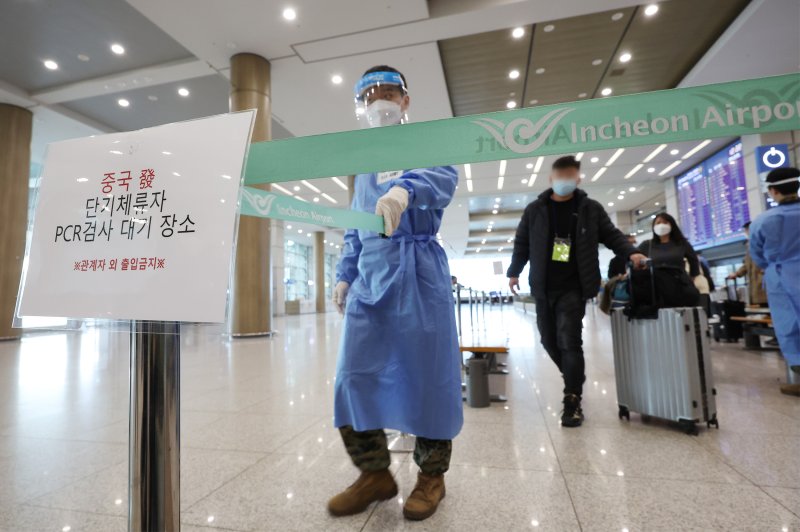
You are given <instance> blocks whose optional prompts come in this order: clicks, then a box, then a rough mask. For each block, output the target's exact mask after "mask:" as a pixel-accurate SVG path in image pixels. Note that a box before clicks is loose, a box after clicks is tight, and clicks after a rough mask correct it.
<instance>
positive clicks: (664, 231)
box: [653, 224, 672, 236]
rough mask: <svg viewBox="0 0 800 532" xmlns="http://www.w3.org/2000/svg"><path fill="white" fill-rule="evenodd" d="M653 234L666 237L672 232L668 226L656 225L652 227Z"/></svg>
mask: <svg viewBox="0 0 800 532" xmlns="http://www.w3.org/2000/svg"><path fill="white" fill-rule="evenodd" d="M653 232H654V233H655V234H657V235H658V236H664V235H668V234H670V233H671V232H672V226H671V225H669V224H656V225H655V226H654V227H653Z"/></svg>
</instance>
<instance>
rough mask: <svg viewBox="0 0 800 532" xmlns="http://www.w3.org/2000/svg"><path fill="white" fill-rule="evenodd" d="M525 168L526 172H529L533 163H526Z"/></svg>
mask: <svg viewBox="0 0 800 532" xmlns="http://www.w3.org/2000/svg"><path fill="white" fill-rule="evenodd" d="M525 168H527V169H528V170H530V169H531V168H533V163H528V164H526V165H525Z"/></svg>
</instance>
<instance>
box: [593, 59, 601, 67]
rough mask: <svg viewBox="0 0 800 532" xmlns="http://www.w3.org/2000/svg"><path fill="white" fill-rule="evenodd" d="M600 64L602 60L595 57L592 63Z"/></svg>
mask: <svg viewBox="0 0 800 532" xmlns="http://www.w3.org/2000/svg"><path fill="white" fill-rule="evenodd" d="M602 64H603V60H602V59H595V60H594V61H592V65H594V66H597V65H602Z"/></svg>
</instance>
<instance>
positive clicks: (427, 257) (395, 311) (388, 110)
mask: <svg viewBox="0 0 800 532" xmlns="http://www.w3.org/2000/svg"><path fill="white" fill-rule="evenodd" d="M406 87H407V86H406V81H405V78H404V76H403V75H402V74H401V73H400V72H398V71H397V70H395V69H393V68H391V67H388V66H379V67H375V68H372V69H370V70H368V71H367V72H366V73H365V74H364V76H363V77H362V79H361V80H360V81H359V83H358V84H357V85H356V88H355V95H356V114H357V116H358V118H359V120H360V121H362V122H363V123H364V124H365V125H366V126H368V127H379V126H388V127H402V126H401V125H398V124H402V123H404V122H405V121H406V111H407V109H408V106H409V103H410V99H409V95H408V90H407V88H406ZM457 182H458V173H457V171H456V170H455V169H454V168H453V167H451V166H442V167H436V168H417V169H411V170H397V171H393V172H380V173H377V174H374V173H373V174H361V175H358V176H356V178H355V190H354V195H353V202H352V206H351V207H352V209H353V210H357V211H366V212H374V213H376V214H378V215H380V216H382V217H383V219H384V233H385V234H384V235H380V234H378V233H375V232H372V231H363V230H349V231H347V232H346V233H345V245H344V251H343V253H342V256H341V258H340V260H339V264H338V266H337V268H336V286H335V289H334V296H333V299H334V303H335V304H336V305H337V307H338V309H339V311H340V312H342V313H343V314H344V329H343V331H342V338H341V345H340V349H339V360H338V368H337V376H336V386H335V419H334V422H335V425H336V427H337V428H339V430H340V432H341V435H342V438H343V440H344V443H345V448H346V449H347V452H348V453H349V455H350V457H351V458H352V460H353V463H354V464H355V465H356V467H358V468H359V469H360V471H361V475H360V477H359V478H358V480H357V481H356V482H355V483H354V484H353V485H351V486H350V487H349V488H347V489H346V490H345V491H344V492H342V493H340V494H339V495H337V496H335V497H334V498H333V499H331V500H330V502H329V503H328V510H329V511H330V513H331V514H333V515H352V514H355V513H359V512H362V511H364V510H366V509H367V507H369V505H370V504H371V503H373V502H375V501H380V500H386V499H389V498H392V497H394V496H395V495H396V494H397V485H396V484H395V481H394V478H393V477H392V475H391V473H390V472H389V464H390V458H389V450H388V447H387V441H386V435H385V433H384V429H394V430H398V431H401V432H404V433H408V434H413V435H415V436H416V449H415V451H414V460H415V461H416V463H417V465H418V466H419V468H420V472H419V476H418V480H417V485H416V487H415V488H414V490H413V492H412V493H411V495H410V496H409V497H408V499H407V500H406V502H405V505H404V508H403V513H404V515H405V516H406V518H408V519H413V520H421V519H425V518H427V517H429V516H431V515H433V513H434V512H435V511H436V508H437V507H438V505H439V502H440V501H441V500H442V498H444V495H445V488H444V473H445V472H446V471H447V470H448V467H449V464H450V453H451V449H452V440H453V438H454V437H455V436H456V435H457V434H458V433H459V431H460V430H461V425H462V423H463V412H462V395H461V355H460V353H459V350H458V336H457V331H456V324H455V316H454V312H453V296H452V288H451V278H450V270H449V267H448V264H447V256H446V255H445V252H444V249H443V248H442V247H441V246H440V245H439V244H438V243H437V242H436V233H437V232H438V231H439V226H440V225H441V222H442V214H443V212H444V208H445V207H447V205H448V204H449V203H450V201H451V200H452V198H453V193H454V192H455V189H456V184H457Z"/></svg>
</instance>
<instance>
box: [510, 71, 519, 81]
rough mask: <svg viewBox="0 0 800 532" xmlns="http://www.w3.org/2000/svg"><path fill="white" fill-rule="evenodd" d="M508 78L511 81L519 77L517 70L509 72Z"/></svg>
mask: <svg viewBox="0 0 800 532" xmlns="http://www.w3.org/2000/svg"><path fill="white" fill-rule="evenodd" d="M508 77H509V78H511V79H517V78H518V77H519V70H516V69H514V70H512V71H511V72H509V73H508Z"/></svg>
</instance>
